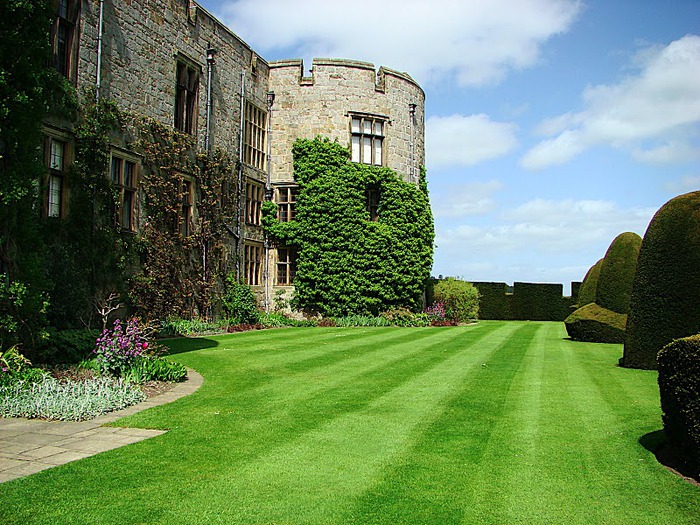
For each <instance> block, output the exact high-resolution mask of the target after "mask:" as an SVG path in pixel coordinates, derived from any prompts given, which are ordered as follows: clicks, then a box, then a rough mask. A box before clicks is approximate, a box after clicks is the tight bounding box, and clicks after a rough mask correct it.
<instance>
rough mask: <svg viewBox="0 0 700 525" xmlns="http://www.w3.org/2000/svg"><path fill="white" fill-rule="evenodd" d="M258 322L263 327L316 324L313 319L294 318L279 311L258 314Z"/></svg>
mask: <svg viewBox="0 0 700 525" xmlns="http://www.w3.org/2000/svg"><path fill="white" fill-rule="evenodd" d="M260 324H261V325H262V326H263V327H265V328H282V327H295V328H301V327H308V326H316V324H317V323H316V321H315V320H314V319H294V318H292V317H287V316H286V315H284V314H281V313H279V312H274V313H269V314H265V313H263V314H260Z"/></svg>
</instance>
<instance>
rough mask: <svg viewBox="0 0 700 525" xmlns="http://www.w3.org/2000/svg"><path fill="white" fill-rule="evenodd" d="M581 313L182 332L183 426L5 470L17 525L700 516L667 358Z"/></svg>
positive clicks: (149, 423) (0, 513) (160, 420)
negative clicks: (592, 327) (613, 341)
mask: <svg viewBox="0 0 700 525" xmlns="http://www.w3.org/2000/svg"><path fill="white" fill-rule="evenodd" d="M565 335H566V332H565V330H564V325H563V324H562V323H536V322H482V323H479V324H478V325H474V326H467V327H449V328H405V329H404V328H354V329H350V328H309V329H306V328H297V329H281V330H269V331H264V332H247V333H242V334H234V335H229V336H220V337H210V338H201V339H180V340H174V341H172V342H171V343H170V346H171V347H172V351H173V354H176V355H174V356H173V357H174V358H175V359H177V360H179V361H181V362H183V363H185V364H187V365H188V366H190V367H193V368H195V369H196V370H198V371H199V372H200V373H201V374H202V375H203V376H204V378H205V383H204V385H203V386H202V387H201V388H200V389H199V390H198V391H197V392H196V393H195V394H193V395H191V396H189V397H187V398H183V399H181V400H179V401H177V402H175V403H172V404H170V405H166V406H163V407H159V408H155V409H151V410H148V411H145V412H141V413H139V414H136V415H135V416H132V417H129V418H126V419H123V420H121V421H119V422H118V423H117V425H121V426H127V425H128V426H138V427H147V428H168V429H170V432H168V433H166V434H164V435H163V436H160V437H157V438H153V439H149V440H146V441H143V442H140V443H137V444H135V445H131V446H128V447H125V448H122V449H117V450H113V451H110V452H105V453H102V454H99V455H97V456H94V457H91V458H87V459H84V460H81V461H78V462H74V463H70V464H67V465H64V466H61V467H57V468H54V469H50V470H48V471H44V472H40V473H38V474H35V475H33V476H30V477H28V478H23V479H19V480H15V481H11V482H8V483H4V484H2V485H0V523H4V524H9V523H22V524H28V523H51V524H54V525H56V524H61V523H101V524H102V523H120V524H123V523H167V524H192V523H256V524H263V523H276V524H282V523H289V524H297V523H338V524H347V523H387V524H397V523H434V524H447V523H465V524H478V523H485V524H508V525H510V524H517V523H522V524H545V523H546V524H567V525H568V524H579V523H591V524H635V525H639V524H654V525H661V524H669V525H670V524H673V525H679V524H685V523H687V524H695V525H697V524H698V523H700V488H697V487H695V486H693V485H690V484H689V483H687V482H685V481H683V480H681V479H680V478H678V477H676V476H675V475H673V474H672V473H670V472H668V471H667V470H665V469H664V468H663V467H662V466H660V465H659V464H658V463H657V462H656V460H655V458H654V456H653V454H652V453H651V452H649V450H647V448H646V447H645V445H647V446H649V443H650V442H654V440H655V439H658V434H653V433H654V432H656V431H658V430H659V429H660V428H661V420H660V411H659V408H658V405H659V401H658V388H657V386H656V372H650V371H640V370H628V369H621V368H618V367H616V366H615V363H616V362H617V359H618V358H619V357H620V355H621V351H622V349H621V346H620V345H600V344H598V345H596V344H587V343H577V342H573V341H569V340H567V339H565Z"/></svg>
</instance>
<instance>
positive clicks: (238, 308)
mask: <svg viewBox="0 0 700 525" xmlns="http://www.w3.org/2000/svg"><path fill="white" fill-rule="evenodd" d="M221 304H222V306H223V308H224V311H225V312H226V313H227V314H228V316H229V318H230V319H231V322H232V323H233V324H240V323H247V324H255V323H257V322H258V321H259V319H260V312H259V311H258V305H257V302H256V301H255V295H254V294H253V290H252V288H251V287H250V286H248V285H247V284H245V283H241V282H238V281H237V280H236V277H235V275H234V274H233V273H230V274H229V275H228V276H227V277H226V291H225V292H224V295H223V296H222V297H221Z"/></svg>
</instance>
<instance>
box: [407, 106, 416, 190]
mask: <svg viewBox="0 0 700 525" xmlns="http://www.w3.org/2000/svg"><path fill="white" fill-rule="evenodd" d="M408 113H409V116H410V120H411V142H410V147H409V149H410V153H411V158H410V163H411V164H410V166H409V177H410V179H411V182H413V183H416V182H417V180H416V166H415V164H416V160H415V147H416V145H415V141H414V138H413V136H414V127H415V121H416V105H415V104H409V105H408Z"/></svg>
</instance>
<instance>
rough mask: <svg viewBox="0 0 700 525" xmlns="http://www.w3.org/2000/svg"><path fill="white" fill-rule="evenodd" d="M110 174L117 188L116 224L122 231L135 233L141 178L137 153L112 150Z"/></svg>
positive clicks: (115, 203) (115, 204) (114, 186)
mask: <svg viewBox="0 0 700 525" xmlns="http://www.w3.org/2000/svg"><path fill="white" fill-rule="evenodd" d="M127 168H130V169H127ZM109 175H110V180H111V182H112V187H113V188H114V190H115V202H114V226H115V228H117V229H118V230H120V231H124V232H129V233H135V232H136V231H137V224H138V209H139V208H138V184H139V180H140V178H141V162H140V160H139V158H138V157H137V156H135V155H131V154H129V153H126V152H123V151H118V150H112V152H111V154H110V161H109Z"/></svg>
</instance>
